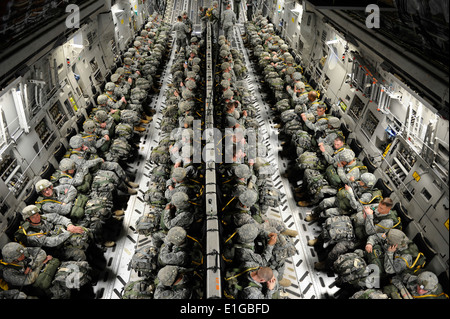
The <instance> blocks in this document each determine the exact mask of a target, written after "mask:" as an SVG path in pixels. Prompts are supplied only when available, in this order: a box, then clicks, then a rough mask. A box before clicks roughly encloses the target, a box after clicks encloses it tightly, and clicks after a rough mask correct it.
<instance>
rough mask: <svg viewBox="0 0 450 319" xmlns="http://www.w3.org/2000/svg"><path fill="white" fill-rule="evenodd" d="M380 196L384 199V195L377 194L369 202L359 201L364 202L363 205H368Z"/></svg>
mask: <svg viewBox="0 0 450 319" xmlns="http://www.w3.org/2000/svg"><path fill="white" fill-rule="evenodd" d="M378 197H380V198H381V199H383V196H381V195H377V196H375V197H374V198H372V199H371V200H370V202H368V203H366V202H362V201H361V200H360V201H359V202H360V203H361V204H363V205H368V204H370V203H372V202H373V201H374V199H375V198H378Z"/></svg>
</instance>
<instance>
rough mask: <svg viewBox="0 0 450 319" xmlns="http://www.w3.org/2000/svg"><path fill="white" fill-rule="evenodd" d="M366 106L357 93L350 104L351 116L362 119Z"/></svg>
mask: <svg viewBox="0 0 450 319" xmlns="http://www.w3.org/2000/svg"><path fill="white" fill-rule="evenodd" d="M349 100H350V98H349ZM364 106H365V104H364V103H363V101H361V99H360V98H359V97H358V96H357V95H355V96H354V97H353V101H352V104H351V105H350V111H349V113H350V116H351V117H352V118H353V119H355V120H358V119H360V118H361V117H362V114H363V110H364Z"/></svg>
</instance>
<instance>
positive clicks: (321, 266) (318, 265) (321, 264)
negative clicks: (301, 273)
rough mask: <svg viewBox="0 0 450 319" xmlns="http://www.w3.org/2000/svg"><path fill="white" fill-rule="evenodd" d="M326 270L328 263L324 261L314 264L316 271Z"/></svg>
mask: <svg viewBox="0 0 450 319" xmlns="http://www.w3.org/2000/svg"><path fill="white" fill-rule="evenodd" d="M325 268H326V263H325V262H324V261H318V262H316V263H314V269H316V270H324V269H325Z"/></svg>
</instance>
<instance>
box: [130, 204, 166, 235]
mask: <svg viewBox="0 0 450 319" xmlns="http://www.w3.org/2000/svg"><path fill="white" fill-rule="evenodd" d="M160 218H161V211H160V210H156V209H155V210H152V211H149V212H148V213H144V215H142V216H141V217H139V218H138V220H137V221H136V232H137V233H138V234H140V235H145V236H148V235H150V234H151V233H153V232H155V231H157V230H158V229H159V225H160Z"/></svg>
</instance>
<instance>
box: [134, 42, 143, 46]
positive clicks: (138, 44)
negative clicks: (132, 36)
mask: <svg viewBox="0 0 450 319" xmlns="http://www.w3.org/2000/svg"><path fill="white" fill-rule="evenodd" d="M133 44H134V46H135V47H140V46H141V45H142V43H141V41H134V43H133Z"/></svg>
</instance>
